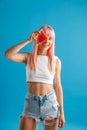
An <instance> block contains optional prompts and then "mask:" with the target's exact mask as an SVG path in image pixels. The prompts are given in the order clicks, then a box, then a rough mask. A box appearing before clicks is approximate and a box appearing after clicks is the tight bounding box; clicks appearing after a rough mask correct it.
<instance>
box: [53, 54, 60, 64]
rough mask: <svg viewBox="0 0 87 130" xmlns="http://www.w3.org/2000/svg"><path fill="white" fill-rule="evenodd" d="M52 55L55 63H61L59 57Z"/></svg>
mask: <svg viewBox="0 0 87 130" xmlns="http://www.w3.org/2000/svg"><path fill="white" fill-rule="evenodd" d="M54 57H55V61H56V64H60V63H61V59H60V57H59V56H56V55H55V56H54Z"/></svg>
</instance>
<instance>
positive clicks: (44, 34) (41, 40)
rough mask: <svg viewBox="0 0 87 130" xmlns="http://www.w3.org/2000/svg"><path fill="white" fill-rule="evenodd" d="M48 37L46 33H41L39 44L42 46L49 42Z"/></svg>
mask: <svg viewBox="0 0 87 130" xmlns="http://www.w3.org/2000/svg"><path fill="white" fill-rule="evenodd" d="M47 40H48V37H47V35H46V33H45V32H44V31H40V33H39V34H38V38H37V43H38V44H42V43H43V42H45V41H47Z"/></svg>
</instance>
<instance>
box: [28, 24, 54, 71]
mask: <svg viewBox="0 0 87 130" xmlns="http://www.w3.org/2000/svg"><path fill="white" fill-rule="evenodd" d="M40 29H42V30H43V31H44V32H45V33H46V34H47V35H49V36H50V37H51V38H52V42H53V43H52V45H51V47H50V48H49V49H48V50H47V56H48V61H49V64H48V67H49V70H50V72H52V73H53V72H54V42H55V33H54V30H53V28H52V27H51V26H49V25H44V26H42V27H41V28H40ZM37 51H38V47H37V42H35V43H34V46H33V51H32V53H31V56H30V64H29V67H30V70H33V69H34V70H35V71H36V68H37Z"/></svg>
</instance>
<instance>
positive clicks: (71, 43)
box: [0, 0, 87, 130]
mask: <svg viewBox="0 0 87 130" xmlns="http://www.w3.org/2000/svg"><path fill="white" fill-rule="evenodd" d="M0 16H1V19H0V75H1V76H0V82H1V83H0V130H5V129H8V130H18V129H19V124H20V120H19V115H20V114H21V113H22V110H23V105H24V100H25V95H26V92H27V84H26V75H25V66H24V64H23V63H17V62H13V61H10V60H8V59H6V58H5V56H4V52H5V50H6V49H8V48H9V47H11V46H13V45H16V44H18V43H20V42H22V41H24V40H26V39H27V38H28V37H29V36H30V34H31V32H33V31H35V30H37V29H38V28H40V27H41V26H42V25H45V24H49V25H51V26H52V27H53V28H54V30H55V35H56V40H55V55H57V56H58V57H59V58H60V59H61V62H62V70H61V81H62V87H63V94H64V112H65V119H66V123H65V126H64V128H62V129H63V130H87V103H86V102H87V59H86V56H87V1H86V0H44V1H41V0H38V1H37V0H31V1H30V0H1V1H0ZM32 45H33V43H30V44H28V45H27V46H25V47H24V48H22V49H21V50H20V52H23V51H26V52H31V50H32ZM37 130H43V126H42V124H41V123H38V126H37Z"/></svg>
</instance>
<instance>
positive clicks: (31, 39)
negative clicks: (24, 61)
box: [27, 30, 40, 41]
mask: <svg viewBox="0 0 87 130" xmlns="http://www.w3.org/2000/svg"><path fill="white" fill-rule="evenodd" d="M39 33H40V30H37V31H35V32H32V33H31V35H30V37H29V38H28V39H27V40H29V41H33V40H35V41H37V37H38V34H39Z"/></svg>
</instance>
